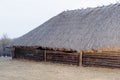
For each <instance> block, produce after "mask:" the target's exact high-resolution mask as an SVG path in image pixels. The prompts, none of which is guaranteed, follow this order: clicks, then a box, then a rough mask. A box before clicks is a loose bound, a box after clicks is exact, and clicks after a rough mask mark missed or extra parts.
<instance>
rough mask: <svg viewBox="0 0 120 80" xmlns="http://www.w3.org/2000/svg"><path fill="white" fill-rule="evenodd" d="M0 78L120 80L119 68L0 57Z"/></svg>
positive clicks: (16, 79) (21, 79) (17, 79)
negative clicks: (79, 65)
mask: <svg viewBox="0 0 120 80" xmlns="http://www.w3.org/2000/svg"><path fill="white" fill-rule="evenodd" d="M0 80H120V69H110V68H97V67H78V66H73V65H63V64H55V63H43V62H33V61H26V60H12V59H11V58H0Z"/></svg>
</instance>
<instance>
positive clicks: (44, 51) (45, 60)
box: [44, 49, 46, 62]
mask: <svg viewBox="0 0 120 80" xmlns="http://www.w3.org/2000/svg"><path fill="white" fill-rule="evenodd" d="M44 62H46V49H45V50H44Z"/></svg>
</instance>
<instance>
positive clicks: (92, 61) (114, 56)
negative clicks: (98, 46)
mask: <svg viewBox="0 0 120 80" xmlns="http://www.w3.org/2000/svg"><path fill="white" fill-rule="evenodd" d="M83 66H104V67H119V68H120V53H116V52H113V53H111V52H109V53H108V52H106V53H84V54H83Z"/></svg>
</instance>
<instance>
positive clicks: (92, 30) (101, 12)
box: [13, 4, 120, 50]
mask: <svg viewBox="0 0 120 80" xmlns="http://www.w3.org/2000/svg"><path fill="white" fill-rule="evenodd" d="M13 45H14V46H43V47H52V48H55V47H57V48H71V49H75V50H85V49H97V48H109V47H120V4H114V5H109V6H103V7H97V8H87V9H81V10H71V11H64V12H62V13H60V14H58V15H57V16H55V17H53V18H51V19H50V20H48V21H47V22H45V23H44V24H42V25H40V26H39V27H37V28H36V29H34V30H32V31H30V32H29V33H27V34H25V35H23V36H22V37H20V38H18V39H16V40H15V41H14V43H13Z"/></svg>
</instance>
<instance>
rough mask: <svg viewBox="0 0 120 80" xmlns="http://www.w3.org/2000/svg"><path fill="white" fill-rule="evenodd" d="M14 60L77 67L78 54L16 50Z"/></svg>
mask: <svg viewBox="0 0 120 80" xmlns="http://www.w3.org/2000/svg"><path fill="white" fill-rule="evenodd" d="M15 55H16V58H20V59H30V60H36V61H44V62H48V61H49V62H57V63H64V64H74V65H78V59H79V56H78V55H79V53H68V52H63V51H62V52H60V51H52V50H36V49H20V48H19V49H16V51H15Z"/></svg>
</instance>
